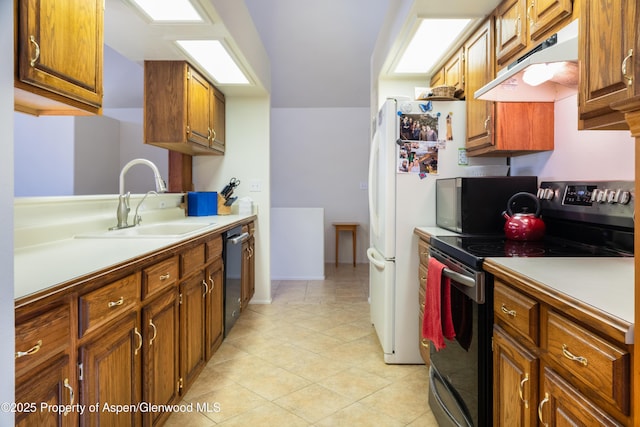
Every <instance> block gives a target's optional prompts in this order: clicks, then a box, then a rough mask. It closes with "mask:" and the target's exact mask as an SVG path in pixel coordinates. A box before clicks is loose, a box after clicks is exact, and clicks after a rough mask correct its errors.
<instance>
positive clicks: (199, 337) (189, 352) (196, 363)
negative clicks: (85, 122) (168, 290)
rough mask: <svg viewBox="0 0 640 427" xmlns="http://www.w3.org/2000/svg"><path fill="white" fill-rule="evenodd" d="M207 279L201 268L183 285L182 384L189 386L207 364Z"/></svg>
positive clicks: (181, 327)
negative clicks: (205, 329) (205, 331)
mask: <svg viewBox="0 0 640 427" xmlns="http://www.w3.org/2000/svg"><path fill="white" fill-rule="evenodd" d="M207 286H208V285H207V283H206V282H205V280H204V272H200V273H198V274H196V275H194V276H192V277H191V278H190V279H188V280H186V281H185V282H183V283H182V284H181V285H180V372H181V378H182V383H181V384H180V386H181V388H188V387H189V386H190V385H191V384H192V383H193V381H194V380H195V379H196V377H197V376H198V374H199V373H200V371H201V370H202V368H203V367H204V364H205V361H206V360H205V345H204V343H205V342H204V337H205V335H204V326H205V296H206V294H207V289H206V288H207Z"/></svg>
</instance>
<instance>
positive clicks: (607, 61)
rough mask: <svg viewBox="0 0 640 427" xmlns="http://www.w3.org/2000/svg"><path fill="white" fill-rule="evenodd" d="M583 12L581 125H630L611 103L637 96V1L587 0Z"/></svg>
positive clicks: (586, 127) (581, 34)
mask: <svg viewBox="0 0 640 427" xmlns="http://www.w3.org/2000/svg"><path fill="white" fill-rule="evenodd" d="M581 7H582V10H581V13H580V32H579V45H578V46H579V51H578V56H579V59H580V84H579V85H580V89H579V92H578V105H579V107H578V109H579V118H580V121H579V123H578V126H579V128H580V129H628V128H629V127H628V125H627V124H626V122H625V119H624V115H623V113H621V112H618V111H614V110H613V109H611V107H610V104H612V103H614V102H620V101H625V100H627V99H629V98H632V97H634V96H637V95H638V94H639V92H640V90H639V89H638V88H639V86H638V78H639V77H640V75H639V72H640V67H638V60H637V59H636V58H637V57H638V48H639V47H640V46H638V44H640V41H639V40H638V37H637V36H635V34H636V33H635V31H637V25H638V22H637V19H636V14H637V10H636V8H637V2H635V1H633V0H612V1H611V2H608V4H607V7H602V4H601V3H599V2H596V1H594V0H583V2H582V3H581Z"/></svg>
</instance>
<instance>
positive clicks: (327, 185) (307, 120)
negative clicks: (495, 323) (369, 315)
mask: <svg viewBox="0 0 640 427" xmlns="http://www.w3.org/2000/svg"><path fill="white" fill-rule="evenodd" d="M271 114H272V121H271V129H272V130H271V179H272V196H271V202H272V204H273V207H297V208H298V207H299V208H317V207H321V208H324V219H325V222H324V236H325V250H324V257H325V261H326V262H334V261H335V232H334V228H333V226H332V225H331V223H332V222H334V221H349V222H358V223H360V224H361V226H360V227H359V230H358V242H357V256H356V260H357V262H366V259H367V258H366V248H367V247H368V244H369V210H368V200H367V191H366V187H365V188H364V189H361V188H360V185H361V184H366V183H367V178H368V167H369V129H370V128H371V120H370V114H369V109H368V108H295V109H294V108H275V109H273V110H272V111H271ZM342 234H343V236H342V237H341V249H342V250H341V251H340V262H344V263H350V262H352V258H351V238H350V237H348V236H347V235H346V234H345V233H342ZM274 238H275V236H274ZM343 239H344V241H343ZM274 244H277V242H274ZM347 248H348V250H347Z"/></svg>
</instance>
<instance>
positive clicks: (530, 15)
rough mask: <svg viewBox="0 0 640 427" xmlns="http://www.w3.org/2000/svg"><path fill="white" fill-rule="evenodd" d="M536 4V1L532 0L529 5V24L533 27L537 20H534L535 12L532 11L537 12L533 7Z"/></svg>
mask: <svg viewBox="0 0 640 427" xmlns="http://www.w3.org/2000/svg"><path fill="white" fill-rule="evenodd" d="M535 6H536V3H535V1H534V0H531V5H530V6H529V26H530V27H533V26H534V25H536V23H535V21H534V20H533V13H531V12H532V11H534V12H535V10H534V9H533V8H534V7H535Z"/></svg>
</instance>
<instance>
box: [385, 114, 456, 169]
mask: <svg viewBox="0 0 640 427" xmlns="http://www.w3.org/2000/svg"><path fill="white" fill-rule="evenodd" d="M421 108H422V109H423V110H427V109H426V108H423V106H422V105H421ZM398 116H399V117H400V125H399V127H400V138H399V139H398V140H397V143H398V150H397V153H398V158H397V160H398V169H397V171H398V173H415V174H419V175H420V177H421V178H425V177H426V176H428V175H436V174H437V173H438V151H439V150H442V149H445V148H446V143H447V141H452V140H453V131H452V128H453V127H452V120H453V113H451V112H450V113H448V114H447V116H446V118H445V120H444V121H445V129H444V130H443V129H441V126H440V122H441V120H440V118H441V114H440V113H435V112H433V113H431V112H429V111H428V110H427V111H425V112H424V114H404V113H402V112H399V113H398Z"/></svg>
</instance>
